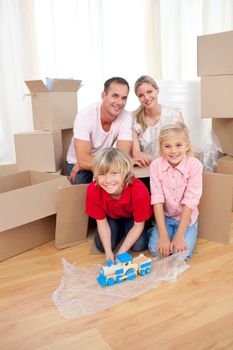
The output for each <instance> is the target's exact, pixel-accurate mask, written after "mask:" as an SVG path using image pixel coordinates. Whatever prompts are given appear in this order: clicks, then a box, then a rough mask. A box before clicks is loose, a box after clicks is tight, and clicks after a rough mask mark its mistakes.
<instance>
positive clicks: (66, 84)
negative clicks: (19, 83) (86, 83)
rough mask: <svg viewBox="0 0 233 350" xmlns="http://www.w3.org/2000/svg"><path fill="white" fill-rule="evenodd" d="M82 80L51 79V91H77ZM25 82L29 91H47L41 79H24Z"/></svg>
mask: <svg viewBox="0 0 233 350" xmlns="http://www.w3.org/2000/svg"><path fill="white" fill-rule="evenodd" d="M81 82H82V80H73V79H53V84H52V89H51V91H52V92H55V91H56V92H59V91H60V92H62V91H73V92H75V91H78V89H79V88H80V85H81ZM25 84H26V85H27V87H28V89H29V90H30V92H31V93H37V92H49V90H48V88H47V86H46V85H45V84H44V83H43V81H42V80H26V81H25Z"/></svg>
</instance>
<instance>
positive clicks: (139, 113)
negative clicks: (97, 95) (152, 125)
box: [133, 75, 159, 131]
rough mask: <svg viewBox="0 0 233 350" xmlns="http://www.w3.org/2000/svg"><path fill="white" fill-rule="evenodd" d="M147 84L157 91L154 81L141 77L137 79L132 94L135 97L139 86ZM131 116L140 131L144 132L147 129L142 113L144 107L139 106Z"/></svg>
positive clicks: (144, 76) (145, 76)
mask: <svg viewBox="0 0 233 350" xmlns="http://www.w3.org/2000/svg"><path fill="white" fill-rule="evenodd" d="M144 83H147V84H150V85H151V86H152V87H153V88H154V89H156V90H158V89H159V87H158V85H157V83H156V81H155V80H154V79H153V78H151V77H150V76H149V75H142V76H141V77H139V78H138V79H137V80H136V82H135V84H134V92H135V94H136V95H137V90H138V88H139V86H141V85H142V84H144ZM133 115H134V116H135V119H136V122H137V123H138V124H140V125H141V127H142V130H143V131H145V130H146V128H147V125H146V121H145V113H144V107H143V106H142V105H140V106H139V107H138V108H137V109H136V111H134V113H133Z"/></svg>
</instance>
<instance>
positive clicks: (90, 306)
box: [52, 252, 189, 319]
mask: <svg viewBox="0 0 233 350" xmlns="http://www.w3.org/2000/svg"><path fill="white" fill-rule="evenodd" d="M185 255H187V252H186V253H179V254H173V255H171V256H169V257H168V258H164V259H158V258H153V259H152V262H153V265H152V271H151V272H150V273H149V274H148V275H145V276H143V277H141V276H138V277H137V278H136V279H134V280H133V281H124V282H122V283H120V284H114V285H113V286H107V287H102V286H100V285H99V284H98V282H97V281H96V277H97V276H98V274H99V271H100V265H94V266H91V267H87V268H84V267H77V266H75V265H74V264H71V263H69V262H68V261H67V260H66V259H65V258H62V264H63V269H64V275H63V277H62V278H61V281H60V285H59V287H58V289H57V290H55V292H54V293H53V295H52V300H53V302H54V304H55V305H56V307H57V309H58V310H59V312H60V313H61V315H63V316H64V317H66V318H71V319H74V318H77V317H81V316H85V315H91V314H95V313H96V312H100V311H103V310H105V309H108V308H110V307H112V306H114V305H117V304H119V303H122V302H124V301H126V300H129V299H132V298H134V297H136V296H139V295H141V294H143V293H145V292H146V291H148V290H150V289H152V288H156V287H158V286H159V284H160V283H161V282H162V281H170V282H173V281H176V279H177V277H178V276H179V275H180V274H182V273H183V272H184V271H186V270H187V269H188V268H189V265H188V264H187V263H186V262H185V261H184V256H185Z"/></svg>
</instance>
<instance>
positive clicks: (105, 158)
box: [93, 147, 134, 186]
mask: <svg viewBox="0 0 233 350" xmlns="http://www.w3.org/2000/svg"><path fill="white" fill-rule="evenodd" d="M111 168H114V169H115V170H116V171H119V173H120V174H121V175H122V177H123V181H124V184H125V186H127V185H129V184H130V183H131V182H132V180H133V178H134V173H133V163H132V160H131V158H130V157H129V156H128V154H126V153H125V152H123V151H121V150H120V149H118V148H114V147H108V148H104V149H102V150H100V151H98V152H97V153H96V155H95V158H94V162H93V171H94V178H95V180H96V183H97V184H99V183H98V176H99V175H104V174H106V173H107V172H108V171H109V170H110V169H111Z"/></svg>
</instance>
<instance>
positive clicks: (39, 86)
mask: <svg viewBox="0 0 233 350" xmlns="http://www.w3.org/2000/svg"><path fill="white" fill-rule="evenodd" d="M25 84H26V85H27V87H28V89H29V90H30V92H31V93H36V92H48V89H47V87H46V86H45V84H44V83H43V81H42V80H27V81H25Z"/></svg>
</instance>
